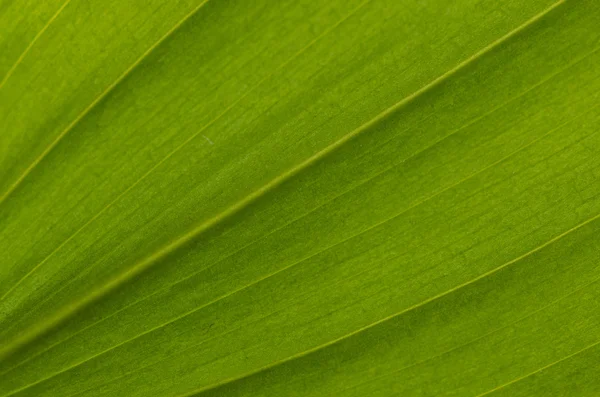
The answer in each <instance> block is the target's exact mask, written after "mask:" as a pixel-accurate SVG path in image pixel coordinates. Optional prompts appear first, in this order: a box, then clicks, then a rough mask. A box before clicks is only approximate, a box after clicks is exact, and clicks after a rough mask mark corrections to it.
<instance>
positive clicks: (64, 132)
mask: <svg viewBox="0 0 600 397" xmlns="http://www.w3.org/2000/svg"><path fill="white" fill-rule="evenodd" d="M69 1H70V0H69ZM207 2H208V0H203V1H202V2H201V3H200V4H199V5H197V6H196V7H195V8H194V9H193V10H192V11H190V12H189V13H188V14H187V15H186V16H185V17H183V19H181V20H180V21H179V22H177V23H176V24H175V26H173V27H172V28H171V29H170V30H169V31H168V32H167V33H165V34H164V35H163V36H162V37H161V38H160V39H159V40H158V41H157V42H156V43H154V44H153V45H152V46H150V48H148V49H147V50H146V51H145V52H144V53H143V54H142V55H141V56H140V57H139V58H138V59H137V60H136V61H135V62H134V63H133V64H132V65H131V66H130V67H129V68H127V70H125V72H123V74H121V75H120V76H119V77H118V78H117V79H116V80H115V81H114V82H113V83H112V84H111V85H109V86H108V87H106V89H105V90H104V91H102V93H101V94H100V95H98V96H97V97H96V99H94V101H93V102H92V103H90V104H89V105H88V107H86V108H85V109H84V110H83V112H81V113H80V114H79V116H77V117H76V118H75V120H73V121H72V122H71V123H70V124H69V125H67V127H66V128H65V129H64V130H62V132H61V133H60V134H58V136H57V137H56V138H55V139H54V141H52V143H50V145H49V146H48V147H47V148H46V149H45V150H44V151H43V152H42V153H41V154H40V155H39V156H38V157H37V158H36V159H35V160H34V161H33V163H31V164H30V165H29V167H27V168H26V169H25V171H23V173H22V174H21V176H20V177H19V178H17V180H16V181H15V182H14V183H13V184H12V185H11V186H10V187H9V188H8V190H7V191H6V192H5V193H4V194H3V195H2V196H1V197H0V205H1V204H2V203H3V202H4V201H5V200H6V199H7V198H8V197H9V196H10V195H11V194H12V193H13V192H14V191H15V190H16V189H17V187H18V186H19V185H20V184H21V183H22V182H23V180H24V179H25V178H27V176H28V175H29V174H30V173H31V171H33V169H34V168H35V167H37V165H38V164H39V163H40V162H41V161H42V160H43V159H44V158H45V157H46V156H47V155H48V153H50V152H51V151H52V150H53V149H54V148H55V147H56V145H58V143H59V142H60V141H61V140H62V139H63V138H64V137H65V136H66V135H67V134H68V133H69V132H70V131H71V130H72V129H73V127H75V126H76V125H77V124H79V122H80V121H81V120H82V119H84V118H85V116H86V115H87V114H89V113H90V111H91V110H92V109H94V108H95V107H96V105H98V103H100V102H101V101H102V99H104V98H105V97H106V96H107V95H108V94H109V93H110V92H112V90H113V89H114V88H115V87H116V86H118V85H119V84H120V83H121V82H122V81H123V80H125V78H126V77H127V76H129V75H130V74H131V72H132V71H133V70H134V69H135V68H136V67H137V66H138V65H140V64H141V63H142V61H143V60H144V59H145V58H146V57H147V56H148V55H150V53H152V52H153V51H154V50H155V49H156V48H158V47H159V46H160V45H161V44H162V43H163V42H164V41H165V40H167V39H168V38H169V37H170V36H171V35H172V34H173V33H174V32H175V31H177V30H178V29H179V28H180V27H181V26H182V25H183V24H184V23H185V22H186V21H187V20H189V19H190V18H191V17H192V16H194V15H195V14H196V12H198V10H200V8H202V6H203V5H204V4H206V3H207Z"/></svg>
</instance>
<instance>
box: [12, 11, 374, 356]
mask: <svg viewBox="0 0 600 397" xmlns="http://www.w3.org/2000/svg"><path fill="white" fill-rule="evenodd" d="M369 1H370V0H366V1H364V2H363V3H361V4H360V5H359V6H357V7H356V8H355V9H353V10H352V11H351V12H350V13H349V14H347V15H346V16H345V17H343V18H342V19H340V20H339V21H338V22H336V23H335V24H334V25H333V26H332V27H331V28H329V29H327V30H326V31H324V32H323V33H322V34H321V35H319V36H317V37H316V38H315V39H313V40H312V41H311V42H310V43H309V44H308V45H306V46H305V47H303V48H302V49H301V50H299V51H298V52H297V53H296V54H294V55H293V56H292V57H291V58H290V59H289V60H288V61H286V62H284V63H283V64H282V65H280V66H279V67H278V68H277V69H276V70H275V71H274V72H273V73H271V74H269V75H268V76H266V77H265V78H263V79H262V80H261V81H260V82H259V83H258V84H257V85H256V86H254V87H253V88H252V89H251V90H249V91H248V92H247V93H246V94H244V95H243V96H242V97H240V98H239V99H238V100H236V101H235V102H233V103H232V104H231V105H230V106H229V107H228V108H227V109H225V111H223V112H222V113H221V114H220V115H218V116H217V117H216V118H215V119H213V120H212V121H210V122H209V123H208V124H207V125H205V126H204V127H203V128H202V129H200V130H199V131H198V132H197V133H196V134H194V135H193V136H191V137H190V138H189V139H187V140H186V141H185V142H183V143H182V144H181V145H180V146H179V147H177V148H176V149H175V150H174V151H173V152H171V153H170V154H169V155H168V156H167V157H165V158H164V159H163V160H161V161H160V162H159V163H158V164H156V165H155V166H154V167H153V168H151V169H150V170H149V171H148V172H146V174H144V175H143V176H142V177H141V178H140V179H138V180H137V181H136V182H135V183H134V184H133V185H131V186H130V187H129V188H127V190H125V191H124V192H122V193H121V194H120V195H119V196H118V197H117V198H115V199H114V200H113V201H112V202H110V203H109V204H108V205H107V206H106V207H104V208H103V209H102V210H101V211H100V212H99V213H98V214H96V215H95V216H94V217H93V218H91V219H90V220H89V221H88V222H86V224H84V225H83V226H82V227H80V228H79V229H78V230H77V231H76V232H75V233H74V234H73V235H71V236H70V237H69V238H68V239H67V240H66V241H65V242H63V243H62V244H61V245H60V246H58V247H57V248H56V249H55V250H54V251H52V252H51V253H50V254H49V255H48V256H47V257H46V258H45V259H44V260H43V261H42V262H40V263H39V264H38V265H36V266H35V267H34V268H33V269H32V270H31V271H30V272H29V273H28V274H26V275H25V276H24V277H23V278H22V279H21V280H19V282H17V284H16V285H15V286H13V287H12V288H11V289H10V290H9V291H8V292H7V293H6V294H5V295H4V296H3V297H2V298H0V301H1V300H2V299H4V298H5V297H6V296H8V294H9V293H10V292H11V291H13V290H15V288H16V287H17V285H19V284H20V283H21V282H22V281H23V280H24V279H25V278H27V277H29V276H30V275H31V274H33V272H35V270H36V269H38V268H39V267H40V266H41V265H42V264H43V263H45V262H46V261H47V260H48V259H49V258H50V257H51V256H52V255H54V254H55V253H56V252H57V251H58V250H59V249H60V248H62V247H63V246H64V245H66V244H67V243H68V242H69V241H70V240H72V239H73V238H74V237H75V235H77V234H79V233H80V232H81V231H82V230H83V229H84V228H85V227H86V226H88V225H89V224H91V223H92V222H93V221H94V220H95V219H97V218H98V217H99V216H100V215H101V214H102V213H104V212H105V211H106V210H108V209H109V208H110V207H111V206H112V205H114V204H115V203H116V202H117V201H118V200H119V199H120V198H121V197H123V196H124V195H125V194H126V193H127V192H128V191H130V190H131V189H132V188H133V187H134V186H136V185H137V184H138V183H140V182H141V181H142V180H143V179H144V178H146V177H147V176H148V175H149V174H150V173H151V172H153V171H154V170H155V169H157V168H158V167H159V166H160V165H161V164H162V163H164V162H165V161H166V160H167V159H168V158H169V157H171V156H173V155H174V154H175V153H176V152H177V151H179V150H180V149H182V148H183V147H184V146H185V145H186V144H187V143H189V142H190V141H192V140H193V139H194V138H196V137H198V136H201V135H202V132H203V131H204V130H205V129H207V128H208V127H209V126H210V125H212V124H213V123H215V122H216V121H217V120H219V119H220V118H221V117H223V116H224V115H225V114H226V113H227V112H229V111H230V110H231V109H233V108H234V107H235V106H236V105H237V104H238V103H240V102H241V101H242V100H243V99H244V98H245V97H246V96H248V95H249V94H250V93H251V92H253V91H254V90H255V89H257V88H258V87H259V86H260V85H261V84H263V83H264V82H265V81H267V80H268V79H270V78H271V77H273V76H274V75H275V74H276V73H277V72H279V71H280V70H281V69H283V68H285V67H286V66H287V65H288V64H290V63H291V62H292V61H293V60H295V59H296V58H297V57H299V56H300V55H301V54H303V53H304V52H305V51H307V50H308V49H309V48H311V47H312V46H313V45H314V44H315V43H317V42H318V41H319V40H321V39H322V38H323V37H325V36H326V35H327V34H329V33H330V32H332V31H334V30H335V29H336V28H337V27H339V26H340V25H341V24H342V23H343V22H344V21H346V20H348V19H349V18H350V17H351V16H352V15H353V14H355V13H356V12H357V11H358V10H359V9H361V8H362V7H363V6H365V5H366V4H367V3H369ZM254 193H257V192H254ZM261 194H262V193H260V192H258V194H257V196H261ZM249 198H250V196H248V197H246V199H247V200H245V201H243V202H238V203H237V204H238V206H239V207H243V206H244V204H247V203H246V201H248V203H249V202H251V201H252V200H251V199H250V200H248V199H249ZM228 212H229V213H228ZM235 212H236V209H235V208H234V207H232V208H230V209H229V211H226V212H224V213H222V214H220V215H217V216H216V217H215V218H212V219H211V220H209V221H208V222H206V223H204V224H203V225H205V226H206V225H207V224H208V226H206V227H205V228H204V229H202V230H205V229H208V228H209V227H211V226H212V224H211V223H210V222H211V221H214V222H213V223H218V221H219V220H217V221H215V219H217V218H219V217H220V216H223V217H226V216H229V215H231V214H233V213H235ZM223 214H226V215H223ZM198 229H199V228H197V229H195V230H198ZM200 232H201V231H198V232H197V233H200ZM186 236H187V235H186ZM184 237H185V236H184ZM190 239H191V238H190ZM177 241H179V242H180V243H181V245H183V244H185V243H186V242H187V241H189V239H187V240H183V239H181V240H177ZM172 245H173V244H172ZM159 251H160V250H159ZM169 252H171V251H168V252H165V253H164V255H167V254H168V253H169ZM159 253H160V252H159ZM161 257H162V256H160V255H156V256H154V255H153V256H152V257H149V258H146V259H148V260H149V262H150V263H152V262H154V261H155V260H157V259H160V258H161ZM144 263H145V262H144ZM94 265H95V264H94ZM94 265H93V266H94ZM136 269H137V268H136ZM131 270H135V269H130V270H129V271H127V272H125V273H123V274H121V276H123V280H127V279H128V278H130V277H132V276H134V275H135V274H137V272H131ZM119 280H121V278H119V279H118V280H112V281H115V282H116V285H118V284H120V281H119ZM112 281H111V282H109V284H108V285H106V286H105V287H106V291H104V290H103V291H100V292H99V295H102V294H103V292H107V291H110V290H111V289H112V288H113V284H112ZM63 288H64V287H63ZM61 289H62V288H61ZM96 298H97V296H96V295H94V296H90V299H89V300H84V302H80V306H81V307H83V306H85V305H86V304H87V303H89V302H91V301H93V300H95V299H96ZM75 310H77V308H76V309H75ZM75 310H72V308H67V310H65V311H64V312H67V313H69V314H71V313H73V312H74V311H75ZM57 317H59V316H57ZM54 321H56V323H58V322H60V320H58V319H53V320H51V322H49V324H48V326H47V327H45V328H44V329H47V328H51V327H52V326H53V325H54ZM50 323H51V324H52V325H50ZM41 332H43V331H41ZM34 333H35V334H37V331H35V332H32V333H31V334H26V335H23V336H22V337H20V338H18V339H17V341H16V342H15V343H13V344H11V345H10V346H8V347H5V348H4V349H0V357H2V356H3V355H6V354H9V353H10V352H12V351H13V350H14V349H16V348H18V346H17V345H21V344H24V343H26V340H29V339H30V338H34V337H35V335H34Z"/></svg>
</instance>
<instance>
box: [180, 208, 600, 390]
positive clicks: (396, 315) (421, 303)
mask: <svg viewBox="0 0 600 397" xmlns="http://www.w3.org/2000/svg"><path fill="white" fill-rule="evenodd" d="M598 219H600V214H598V215H596V216H594V217H592V218H590V219H588V220H587V221H585V222H582V223H580V224H579V225H577V226H574V227H573V228H571V229H569V230H567V231H566V232H563V233H562V234H560V235H558V236H556V237H554V238H552V239H551V240H549V241H547V242H546V243H544V244H542V245H540V246H538V247H537V248H534V249H532V250H531V251H529V252H526V253H525V254H523V255H521V256H519V257H517V258H515V259H513V260H511V261H509V262H506V263H505V264H503V265H501V266H498V267H496V268H494V269H492V270H490V271H488V272H485V273H483V274H481V275H479V276H478V277H476V278H474V279H472V280H469V281H467V282H465V283H463V284H460V285H458V286H456V287H454V288H451V289H449V290H448V291H445V292H443V293H441V294H438V295H435V296H433V297H431V298H429V299H426V300H424V301H422V302H420V303H418V304H416V305H413V306H411V307H409V308H407V309H404V310H402V311H401V312H398V313H394V314H392V315H390V316H387V317H384V318H382V319H381V320H378V321H376V322H373V323H371V324H368V325H366V326H364V327H361V328H359V329H357V330H355V331H353V332H351V333H348V334H346V335H343V336H341V337H339V338H337V339H334V340H332V341H329V342H327V343H324V344H322V345H319V346H316V347H313V348H311V349H308V350H305V351H303V352H300V353H297V354H294V355H292V356H290V357H287V358H285V359H283V360H279V361H276V362H274V363H271V364H269V365H266V366H264V367H261V368H259V369H257V370H254V371H252V372H249V373H246V374H243V375H241V376H237V377H233V378H229V379H226V380H224V381H222V382H219V383H216V384H214V385H210V386H207V387H204V388H201V389H199V390H196V391H195V392H193V393H190V394H186V395H184V396H180V397H191V396H195V395H196V394H199V393H203V392H206V391H208V390H212V389H216V388H218V387H221V386H224V385H226V384H228V383H233V382H236V381H239V380H241V379H245V378H248V377H251V376H254V375H256V374H259V373H262V372H265V371H267V370H270V369H273V368H275V367H278V366H280V365H283V364H285V363H288V362H291V361H294V360H296V359H299V358H302V357H305V356H308V355H310V354H312V353H316V352H318V351H320V350H323V349H325V348H327V347H330V346H332V345H335V344H338V343H340V342H343V341H344V340H347V339H349V338H351V337H353V336H356V335H358V334H361V333H363V332H364V331H367V330H369V329H371V328H373V327H375V326H377V325H380V324H383V323H385V322H387V321H389V320H392V319H394V318H397V317H399V316H401V315H404V314H406V313H408V312H411V311H413V310H416V309H419V308H421V307H423V306H425V305H427V304H429V303H431V302H433V301H437V300H438V299H441V298H443V297H445V296H447V295H449V294H452V293H454V292H457V291H460V290H462V289H463V288H465V287H467V286H469V285H471V284H473V283H476V282H478V281H480V280H483V279H485V278H486V277H488V276H491V275H493V274H495V273H497V272H499V271H501V270H503V269H505V268H507V267H509V266H511V265H513V264H515V263H518V262H520V261H521V260H523V259H525V258H527V257H529V256H531V255H533V254H535V253H537V252H539V251H541V250H543V249H544V248H546V247H548V246H550V245H552V244H554V243H555V242H557V241H559V240H561V239H562V238H564V237H565V236H567V235H569V234H570V233H572V232H574V231H576V230H579V229H581V228H582V227H584V226H586V225H588V224H590V223H592V222H593V221H596V220H598ZM598 343H600V342H598ZM584 350H585V349H584Z"/></svg>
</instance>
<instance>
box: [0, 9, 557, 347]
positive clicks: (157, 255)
mask: <svg viewBox="0 0 600 397" xmlns="http://www.w3.org/2000/svg"><path fill="white" fill-rule="evenodd" d="M565 2H566V0H559V1H557V2H556V3H554V4H553V5H552V6H550V7H549V8H547V9H546V10H544V11H542V12H541V13H539V14H537V15H535V16H534V17H532V18H531V19H529V20H527V21H526V22H525V23H523V24H522V25H520V26H518V27H516V28H515V29H513V30H511V31H510V32H508V33H507V34H505V35H504V36H502V37H500V38H499V39H497V40H495V41H493V42H492V43H490V44H488V45H487V46H485V47H484V48H483V49H481V50H479V51H477V52H476V53H475V54H473V55H472V56H470V57H469V58H467V59H465V60H464V61H462V62H460V63H459V64H458V65H456V66H455V67H453V68H452V69H450V70H449V71H447V72H446V73H444V74H442V75H440V76H439V77H437V78H436V79H434V80H433V81H431V82H430V83H428V84H427V85H425V86H423V87H422V88H421V89H419V90H417V91H415V92H414V93H413V94H411V95H409V96H407V97H405V98H403V99H402V100H400V101H399V102H397V103H396V104H394V105H392V106H391V107H389V108H388V109H386V110H384V111H383V112H382V113H380V114H378V115H377V116H376V117H374V118H373V119H371V120H370V121H368V122H366V123H364V124H363V125H361V126H359V127H358V128H356V129H355V130H353V131H351V132H349V133H348V134H346V135H345V136H343V137H342V138H340V139H339V140H338V141H336V142H334V143H333V144H331V145H329V146H327V147H325V148H324V149H322V150H321V151H319V152H317V153H315V154H314V155H313V156H311V157H309V158H308V159H307V160H305V161H304V162H302V163H300V164H299V165H297V166H295V167H293V168H292V169H290V170H288V171H286V172H284V173H282V174H281V175H280V176H278V177H276V178H275V179H273V180H272V181H271V182H269V183H267V184H266V185H264V186H263V187H261V188H260V189H258V190H256V191H254V192H253V193H251V194H249V195H248V196H246V198H244V199H243V200H241V201H239V202H237V203H236V204H234V205H233V206H231V207H229V208H228V209H227V210H225V211H223V212H222V213H220V214H218V215H216V216H215V217H213V218H211V219H209V220H208V221H206V222H203V223H202V224H201V225H199V226H198V227H196V228H195V229H192V230H191V231H190V232H188V233H186V234H184V235H182V236H181V237H179V238H177V239H176V240H174V241H173V242H171V243H169V244H167V245H166V246H164V247H163V248H161V249H159V250H158V251H156V252H154V253H153V254H152V255H150V256H148V257H146V258H145V259H143V260H141V261H140V262H138V263H136V264H134V265H133V266H132V267H131V268H130V269H128V270H126V271H125V272H123V273H121V274H120V275H118V276H117V277H115V278H114V279H112V280H110V281H108V282H107V283H106V284H105V285H104V286H102V287H101V288H98V289H97V290H95V291H92V292H91V293H90V294H89V295H88V296H86V297H84V298H83V299H82V300H81V301H80V302H77V303H75V304H73V305H70V306H66V307H65V309H63V310H61V311H59V312H58V313H57V315H56V316H55V317H54V318H52V319H50V320H49V321H47V322H45V323H44V324H42V325H41V326H39V327H38V328H37V329H34V330H32V331H30V332H29V333H25V334H23V335H22V336H20V337H18V338H17V339H16V340H15V341H14V342H13V343H12V344H11V345H10V346H7V347H5V348H4V349H2V350H0V357H1V356H3V355H7V354H9V353H11V352H12V351H14V350H15V349H17V348H19V347H20V346H22V345H23V344H26V343H27V342H28V341H30V340H32V339H35V337H36V336H38V335H39V334H41V333H43V332H45V331H47V330H48V329H50V328H52V327H54V326H56V325H57V324H59V323H61V322H62V321H64V320H65V319H66V318H68V317H69V316H71V315H72V314H74V313H75V312H77V311H79V310H80V309H81V308H83V307H85V306H86V305H88V304H89V303H91V302H94V301H95V300H97V299H99V298H100V297H102V296H103V295H105V294H106V293H108V292H110V291H112V290H113V289H115V288H117V287H118V286H120V285H121V284H123V283H124V282H126V281H127V280H129V279H131V278H132V277H134V276H136V275H138V274H140V273H141V272H142V271H144V270H145V269H146V268H148V267H149V266H151V265H152V264H153V263H155V262H157V261H158V260H160V259H162V258H164V257H166V256H167V255H169V254H171V253H172V252H174V251H176V250H177V249H179V248H180V247H182V246H184V245H185V244H187V243H188V242H190V241H191V240H192V239H194V238H195V237H196V236H197V235H199V234H201V233H202V232H204V231H206V230H208V229H210V228H212V227H213V226H215V225H216V224H219V223H220V222H222V221H223V220H225V219H228V218H229V217H230V216H232V215H234V214H236V213H237V212H239V211H240V210H241V209H243V208H245V207H247V206H248V205H249V204H251V203H253V202H254V201H255V200H256V199H258V198H259V197H261V196H263V195H264V194H266V193H268V192H270V191H271V190H273V189H274V188H275V187H277V186H279V185H280V184H282V183H283V182H284V181H286V180H288V179H290V178H291V177H293V176H295V175H296V174H298V173H299V172H301V171H302V170H303V169H305V168H307V167H309V166H310V165H312V164H314V163H316V162H317V161H319V160H321V159H322V158H323V157H326V156H327V155H328V154H330V153H333V152H334V151H336V150H337V149H338V148H340V147H342V146H343V145H344V144H346V143H347V142H349V141H350V140H352V139H353V138H355V137H356V136H358V135H360V134H361V133H362V132H364V131H366V130H368V129H369V128H371V127H372V126H374V125H376V124H377V123H379V122H380V121H382V120H384V119H385V118H386V117H387V116H389V115H390V114H392V113H394V112H395V111H397V110H398V109H401V108H402V107H403V106H404V105H406V104H408V103H410V102H412V101H413V100H415V99H416V98H418V97H419V96H421V95H423V94H424V93H426V92H429V91H430V90H432V89H434V88H436V87H437V86H439V85H440V84H441V83H442V82H444V81H445V80H447V79H448V78H450V77H452V76H453V75H454V74H456V73H457V72H458V71H460V70H461V69H463V68H464V67H466V66H468V65H470V64H471V63H473V62H474V61H475V60H477V59H479V58H481V57H482V56H484V55H485V54H487V53H489V52H491V51H492V50H493V49H495V48H496V47H498V46H500V45H501V44H503V43H505V42H506V41H508V40H509V39H511V38H512V37H514V36H516V35H518V34H519V33H520V32H522V31H524V30H525V29H527V28H528V27H529V26H531V25H533V24H534V23H536V22H537V21H539V20H540V19H542V18H543V17H544V16H546V15H547V14H549V13H550V12H552V11H553V10H554V9H556V8H558V7H559V6H560V5H562V4H564V3H565ZM365 3H366V2H365Z"/></svg>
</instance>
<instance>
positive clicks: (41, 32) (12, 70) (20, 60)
mask: <svg viewBox="0 0 600 397" xmlns="http://www.w3.org/2000/svg"><path fill="white" fill-rule="evenodd" d="M70 2H71V0H66V1H65V2H64V4H63V5H62V6H61V7H60V8H59V9H58V11H56V12H55V13H54V15H52V18H50V19H49V20H48V22H46V25H44V27H43V28H42V30H40V31H39V32H38V34H36V35H35V37H34V38H33V40H32V41H31V43H29V45H28V46H27V48H25V51H23V53H22V54H21V55H20V56H19V58H17V61H16V62H15V63H14V65H12V67H11V68H10V69H9V70H8V72H6V75H5V76H4V79H2V82H0V90H1V89H2V87H4V84H6V82H7V81H8V79H9V78H10V76H12V74H13V73H14V72H15V70H16V69H17V68H18V67H19V65H20V64H21V62H23V59H25V57H26V56H27V54H28V53H29V51H30V50H31V49H32V48H33V46H34V45H35V43H36V42H37V41H38V40H39V38H40V37H42V35H43V34H44V33H45V32H46V30H48V28H49V27H50V25H52V22H54V20H56V18H58V15H59V14H60V13H61V12H62V10H64V8H65V7H66V6H67V5H68V4H69V3H70ZM0 202H2V200H0Z"/></svg>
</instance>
